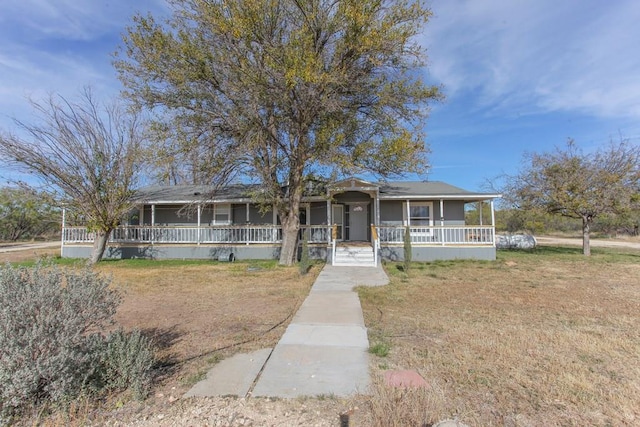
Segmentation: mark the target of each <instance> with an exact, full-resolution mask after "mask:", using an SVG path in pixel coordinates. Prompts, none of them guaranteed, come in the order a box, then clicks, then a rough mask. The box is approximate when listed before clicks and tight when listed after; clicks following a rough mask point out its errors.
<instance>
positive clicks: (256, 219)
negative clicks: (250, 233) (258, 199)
mask: <svg viewBox="0 0 640 427" xmlns="http://www.w3.org/2000/svg"><path fill="white" fill-rule="evenodd" d="M249 222H250V223H251V224H273V209H269V210H268V211H267V212H265V213H264V214H261V213H260V208H259V207H258V205H249Z"/></svg>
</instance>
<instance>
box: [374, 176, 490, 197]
mask: <svg viewBox="0 0 640 427" xmlns="http://www.w3.org/2000/svg"><path fill="white" fill-rule="evenodd" d="M379 194H380V200H388V199H407V198H418V199H448V200H464V201H466V202H472V201H480V200H489V199H494V198H497V197H501V196H500V194H494V193H475V192H471V191H467V190H464V189H462V188H460V187H456V186H453V185H451V184H447V183H446V182H442V181H396V182H387V183H384V184H381V185H380V193H379Z"/></svg>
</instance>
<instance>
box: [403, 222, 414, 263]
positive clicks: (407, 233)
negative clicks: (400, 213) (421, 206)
mask: <svg viewBox="0 0 640 427" xmlns="http://www.w3.org/2000/svg"><path fill="white" fill-rule="evenodd" d="M412 258H413V255H412V254H411V228H410V227H409V226H407V227H405V229H404V264H403V271H404V272H405V273H406V274H409V269H410V268H411V259H412Z"/></svg>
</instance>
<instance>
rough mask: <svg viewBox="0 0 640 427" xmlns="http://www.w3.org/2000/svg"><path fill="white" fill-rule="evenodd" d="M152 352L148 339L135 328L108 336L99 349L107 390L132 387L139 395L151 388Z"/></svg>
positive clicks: (142, 395) (146, 392)
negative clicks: (101, 350) (100, 349)
mask: <svg viewBox="0 0 640 427" xmlns="http://www.w3.org/2000/svg"><path fill="white" fill-rule="evenodd" d="M153 363H154V355H153V347H152V344H151V341H150V340H149V339H148V338H147V337H145V336H144V335H142V334H141V333H140V331H138V330H135V331H133V332H130V333H126V332H124V331H123V330H118V331H116V332H114V333H112V334H111V335H109V336H108V337H107V339H106V340H105V342H104V351H103V352H102V366H101V368H102V371H101V380H102V383H103V384H104V388H105V389H107V390H131V391H133V393H134V395H135V396H136V398H138V399H142V398H145V397H146V396H147V394H148V393H149V389H150V388H151V369H152V368H153Z"/></svg>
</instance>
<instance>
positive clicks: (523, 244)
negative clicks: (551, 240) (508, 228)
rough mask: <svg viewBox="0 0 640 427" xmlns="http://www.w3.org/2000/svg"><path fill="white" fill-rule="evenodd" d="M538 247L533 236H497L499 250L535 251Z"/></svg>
mask: <svg viewBox="0 0 640 427" xmlns="http://www.w3.org/2000/svg"><path fill="white" fill-rule="evenodd" d="M536 245H537V242H536V238H535V237H533V236H532V235H531V234H510V235H502V234H498V235H496V248H498V249H534V248H535V247H536Z"/></svg>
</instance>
